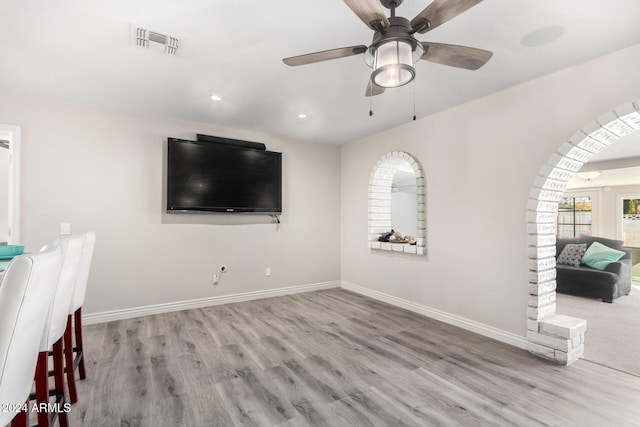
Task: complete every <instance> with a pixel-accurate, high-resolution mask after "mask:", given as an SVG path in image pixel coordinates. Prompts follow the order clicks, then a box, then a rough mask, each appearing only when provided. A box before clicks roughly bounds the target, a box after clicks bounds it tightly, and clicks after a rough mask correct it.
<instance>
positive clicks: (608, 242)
mask: <svg viewBox="0 0 640 427" xmlns="http://www.w3.org/2000/svg"><path fill="white" fill-rule="evenodd" d="M593 242H598V243H601V244H603V245H605V246H609V247H610V248H613V249H617V250H622V245H623V243H624V242H623V241H622V240H615V239H607V238H606V237H598V236H592V235H590V234H581V235H580V237H578V241H577V242H576V243H586V244H587V247H589V246H590V245H591V244H592V243H593Z"/></svg>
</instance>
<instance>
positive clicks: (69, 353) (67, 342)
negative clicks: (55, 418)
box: [64, 315, 78, 404]
mask: <svg viewBox="0 0 640 427" xmlns="http://www.w3.org/2000/svg"><path fill="white" fill-rule="evenodd" d="M71 334H72V332H71V315H68V316H67V327H66V329H65V330H64V365H65V372H66V373H67V387H68V389H69V402H71V404H74V403H76V402H77V401H78V393H77V392H76V379H75V375H74V372H73V371H74V369H73V343H72V335H71Z"/></svg>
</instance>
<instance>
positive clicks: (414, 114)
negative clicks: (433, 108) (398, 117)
mask: <svg viewBox="0 0 640 427" xmlns="http://www.w3.org/2000/svg"><path fill="white" fill-rule="evenodd" d="M413 121H414V122H415V121H416V81H415V80H413Z"/></svg>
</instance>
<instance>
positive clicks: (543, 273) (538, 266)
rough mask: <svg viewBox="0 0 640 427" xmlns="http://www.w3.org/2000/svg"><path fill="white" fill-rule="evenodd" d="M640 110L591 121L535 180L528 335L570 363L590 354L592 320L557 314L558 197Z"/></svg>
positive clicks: (532, 343) (533, 347)
mask: <svg viewBox="0 0 640 427" xmlns="http://www.w3.org/2000/svg"><path fill="white" fill-rule="evenodd" d="M639 110H640V109H639V108H638V103H637V102H634V103H630V104H627V105H624V106H622V107H620V108H618V109H616V110H615V111H613V112H610V113H607V114H605V115H603V116H602V117H599V118H598V119H597V120H595V121H594V122H591V123H589V124H588V125H587V126H585V127H584V128H582V129H581V130H580V131H579V132H578V133H576V134H575V135H573V136H572V137H571V138H570V139H569V141H568V142H565V143H564V144H563V145H562V146H561V147H560V149H559V150H558V152H557V153H554V154H553V155H552V156H551V158H550V159H549V160H548V162H547V164H546V165H544V166H543V167H542V169H541V170H540V172H539V173H538V177H536V179H535V181H534V184H533V188H532V189H531V192H530V193H529V202H528V204H527V245H528V251H527V253H528V257H529V288H528V289H529V297H528V299H527V305H528V306H527V339H528V341H529V351H530V352H531V353H533V354H536V355H539V356H542V357H545V358H547V359H551V360H554V361H556V362H558V363H561V364H565V365H569V364H571V363H572V362H574V361H576V360H578V359H579V358H581V357H582V355H583V354H584V342H585V340H584V338H585V332H586V330H587V322H586V321H585V320H582V319H576V318H572V317H569V316H563V315H559V314H556V292H555V291H556V281H555V278H556V268H555V267H556V259H555V255H556V248H555V243H556V231H557V230H556V223H557V214H558V201H559V200H560V198H561V197H562V193H563V191H564V189H565V188H566V186H567V182H568V181H569V180H571V178H573V176H574V175H575V174H576V172H578V171H579V170H580V168H581V167H582V165H583V164H584V163H585V162H587V161H588V160H589V159H590V158H591V157H592V156H593V155H594V154H595V153H597V152H599V151H600V150H601V149H602V148H604V147H606V146H607V145H609V144H611V143H613V142H615V141H617V140H618V139H619V138H620V137H622V136H625V135H628V134H630V133H632V132H635V131H636V130H638V129H640V111H639Z"/></svg>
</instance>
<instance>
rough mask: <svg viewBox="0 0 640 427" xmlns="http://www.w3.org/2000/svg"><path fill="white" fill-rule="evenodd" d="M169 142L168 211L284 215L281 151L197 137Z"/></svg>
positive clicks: (169, 139) (214, 138) (248, 143)
mask: <svg viewBox="0 0 640 427" xmlns="http://www.w3.org/2000/svg"><path fill="white" fill-rule="evenodd" d="M198 139H199V141H188V140H183V139H177V138H168V141H167V212H171V213H177V212H220V213H254V214H267V215H278V214H281V213H282V153H277V152H274V151H267V150H266V149H264V144H258V143H253V142H248V141H247V142H246V143H245V142H244V141H238V140H231V139H228V138H216V137H207V136H203V135H198Z"/></svg>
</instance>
